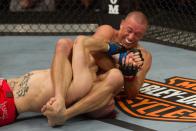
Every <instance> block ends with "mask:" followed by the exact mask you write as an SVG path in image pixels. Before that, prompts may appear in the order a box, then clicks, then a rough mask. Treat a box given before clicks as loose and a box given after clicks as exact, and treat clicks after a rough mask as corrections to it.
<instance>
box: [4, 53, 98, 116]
mask: <svg viewBox="0 0 196 131" xmlns="http://www.w3.org/2000/svg"><path fill="white" fill-rule="evenodd" d="M89 69H90V71H91V73H92V78H93V79H94V81H96V79H97V77H96V72H97V70H98V67H97V66H96V65H95V61H94V58H93V57H91V56H89ZM7 81H8V83H9V85H10V87H11V88H12V90H13V94H14V100H15V105H16V108H17V111H18V113H22V112H40V111H41V108H42V106H43V105H44V104H46V102H47V101H48V100H49V99H50V98H51V97H53V96H54V88H53V87H52V82H51V73H50V69H46V70H35V71H31V72H29V73H27V74H25V75H23V76H20V77H17V78H12V79H8V80H7ZM68 93H70V94H69V96H76V95H75V94H77V95H78V94H79V97H81V96H84V95H85V94H84V93H83V92H82V91H81V90H78V89H77V90H76V89H74V88H69V89H68ZM65 96H66V95H65ZM76 99H77V96H76V97H75V98H74V100H73V99H69V100H66V103H68V104H72V103H73V102H74V101H75V100H76Z"/></svg>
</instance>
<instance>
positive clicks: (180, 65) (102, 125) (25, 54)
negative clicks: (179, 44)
mask: <svg viewBox="0 0 196 131" xmlns="http://www.w3.org/2000/svg"><path fill="white" fill-rule="evenodd" d="M59 38H61V37H58V36H34V37H31V36H20V37H19V36H4V37H0V77H4V78H10V77H13V76H18V75H22V74H24V73H26V72H28V71H30V70H34V69H43V68H49V67H50V63H51V58H52V55H53V52H54V46H55V42H56V41H57V40H58V39H59ZM69 38H71V39H73V38H74V37H69ZM141 44H142V45H143V46H144V47H146V48H147V49H148V50H150V51H151V52H152V55H153V65H152V68H151V71H150V72H149V74H148V76H147V78H148V79H152V80H156V81H160V82H165V79H166V78H169V77H172V76H181V77H186V78H192V79H196V60H195V59H196V53H195V52H193V51H188V50H184V49H179V48H175V47H169V46H164V45H158V44H155V43H150V42H143V41H142V42H141ZM117 110H118V109H117ZM118 111H119V110H118ZM117 120H122V121H125V122H128V123H130V126H132V127H133V128H131V129H133V130H138V129H136V128H135V129H134V126H133V125H134V124H136V125H138V126H141V127H146V128H149V129H153V130H159V131H166V130H168V131H171V130H172V131H195V130H196V123H183V122H163V121H152V120H144V119H138V118H133V117H130V116H127V115H126V114H124V113H123V112H120V111H119V114H118V116H117ZM0 130H1V131H21V130H22V131H26V130H28V131H50V130H53V131H61V130H66V131H91V130H94V131H110V130H113V131H126V130H127V131H128V130H130V128H129V129H126V128H123V127H120V126H117V125H113V124H108V123H107V122H102V121H98V120H88V119H86V118H84V117H77V118H73V119H71V120H68V121H67V122H66V123H65V125H64V126H62V127H58V128H51V127H48V125H47V120H46V119H45V118H44V117H43V116H41V115H40V114H39V113H24V114H22V115H20V116H19V118H18V120H17V122H16V123H14V124H11V125H8V126H4V127H0ZM140 130H146V129H142V128H140Z"/></svg>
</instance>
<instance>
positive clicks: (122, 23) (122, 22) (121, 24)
mask: <svg viewBox="0 0 196 131" xmlns="http://www.w3.org/2000/svg"><path fill="white" fill-rule="evenodd" d="M124 22H125V20H121V23H120V29H121V28H123V25H124Z"/></svg>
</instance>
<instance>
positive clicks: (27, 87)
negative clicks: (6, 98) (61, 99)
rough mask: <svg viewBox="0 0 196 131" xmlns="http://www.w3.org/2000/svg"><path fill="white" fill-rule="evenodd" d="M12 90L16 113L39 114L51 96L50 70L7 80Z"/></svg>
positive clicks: (33, 72)
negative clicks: (30, 112)
mask: <svg viewBox="0 0 196 131" xmlns="http://www.w3.org/2000/svg"><path fill="white" fill-rule="evenodd" d="M8 83H9V85H10V86H11V88H12V89H13V94H14V100H15V105H16V108H17V111H18V113H22V112H27V111H33V112H40V109H41V108H42V106H43V105H44V104H45V103H46V102H47V101H48V100H49V98H50V97H51V96H53V95H54V94H53V92H54V91H53V88H52V84H51V78H50V70H37V71H32V72H29V73H27V74H25V75H23V76H21V77H17V78H13V79H8Z"/></svg>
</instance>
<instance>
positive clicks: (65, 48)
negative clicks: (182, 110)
mask: <svg viewBox="0 0 196 131" xmlns="http://www.w3.org/2000/svg"><path fill="white" fill-rule="evenodd" d="M72 46H73V44H72V41H71V40H70V39H65V38H61V39H59V40H58V41H57V43H56V52H57V53H58V52H67V53H69V52H70V51H71V49H72Z"/></svg>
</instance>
